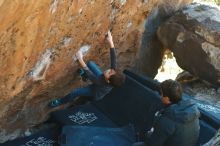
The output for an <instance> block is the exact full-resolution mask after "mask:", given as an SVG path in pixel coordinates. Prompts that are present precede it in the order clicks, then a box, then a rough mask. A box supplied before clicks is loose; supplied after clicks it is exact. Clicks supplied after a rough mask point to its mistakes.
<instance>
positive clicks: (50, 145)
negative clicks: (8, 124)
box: [0, 128, 61, 146]
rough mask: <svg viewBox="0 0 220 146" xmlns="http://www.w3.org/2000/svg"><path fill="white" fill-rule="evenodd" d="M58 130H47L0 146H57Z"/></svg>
mask: <svg viewBox="0 0 220 146" xmlns="http://www.w3.org/2000/svg"><path fill="white" fill-rule="evenodd" d="M60 132H61V131H60V129H59V128H48V129H45V130H42V131H40V132H38V133H36V134H33V135H31V136H28V137H23V138H18V139H15V140H12V141H8V142H6V143H3V144H0V146H59V144H58V137H59V135H60Z"/></svg>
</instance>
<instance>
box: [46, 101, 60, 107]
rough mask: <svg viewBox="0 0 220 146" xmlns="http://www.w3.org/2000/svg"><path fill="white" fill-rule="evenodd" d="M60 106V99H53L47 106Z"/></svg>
mask: <svg viewBox="0 0 220 146" xmlns="http://www.w3.org/2000/svg"><path fill="white" fill-rule="evenodd" d="M61 104H62V101H61V99H54V100H52V101H51V102H50V104H49V106H50V107H57V106H60V105H61Z"/></svg>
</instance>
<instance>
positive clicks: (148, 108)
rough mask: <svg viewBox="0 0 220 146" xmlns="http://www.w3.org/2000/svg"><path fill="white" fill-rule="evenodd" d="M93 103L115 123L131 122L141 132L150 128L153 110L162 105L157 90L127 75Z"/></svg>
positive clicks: (124, 123)
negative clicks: (116, 85) (121, 83)
mask: <svg viewBox="0 0 220 146" xmlns="http://www.w3.org/2000/svg"><path fill="white" fill-rule="evenodd" d="M94 104H95V106H96V107H97V108H98V109H99V110H100V111H102V112H103V113H104V114H105V115H107V116H108V117H109V118H110V119H111V120H112V121H114V122H115V123H116V124H118V125H121V126H123V125H126V124H128V123H132V124H134V126H135V129H136V130H137V131H141V132H142V131H143V130H147V129H150V128H151V126H152V122H153V117H154V114H155V112H156V111H157V110H159V109H161V108H162V106H163V105H162V103H161V100H160V96H159V94H158V92H156V91H153V90H151V89H150V88H147V87H146V86H144V85H142V84H140V83H139V82H137V81H135V80H134V79H132V78H131V77H129V76H126V80H125V83H124V84H123V85H122V86H121V87H119V88H113V90H112V91H111V92H110V93H109V94H108V95H106V96H105V97H104V98H103V99H102V100H100V101H97V102H95V103H94Z"/></svg>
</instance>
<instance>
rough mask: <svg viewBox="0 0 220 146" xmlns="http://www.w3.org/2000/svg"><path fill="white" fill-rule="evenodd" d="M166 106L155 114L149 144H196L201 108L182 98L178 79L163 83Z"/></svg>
mask: <svg viewBox="0 0 220 146" xmlns="http://www.w3.org/2000/svg"><path fill="white" fill-rule="evenodd" d="M160 86H161V91H162V98H161V100H162V103H163V104H164V106H165V108H164V109H163V110H161V111H160V112H158V113H157V114H155V121H154V124H153V127H152V128H151V130H149V131H148V136H147V138H146V145H147V146H176V145H178V146H195V145H196V142H197V139H198V136H199V129H200V127H199V116H200V113H199V110H198V109H197V106H196V105H195V104H194V103H192V102H191V101H190V100H182V88H181V85H180V84H179V83H178V82H177V81H173V80H166V81H163V82H162V83H161V84H160Z"/></svg>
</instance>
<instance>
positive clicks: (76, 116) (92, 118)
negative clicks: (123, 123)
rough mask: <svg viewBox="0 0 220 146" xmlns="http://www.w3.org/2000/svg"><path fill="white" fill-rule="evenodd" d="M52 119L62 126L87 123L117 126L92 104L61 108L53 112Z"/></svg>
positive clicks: (90, 124) (86, 124)
mask: <svg viewBox="0 0 220 146" xmlns="http://www.w3.org/2000/svg"><path fill="white" fill-rule="evenodd" d="M52 119H53V120H54V121H55V122H58V123H59V124H61V125H62V126H64V125H81V126H82V125H85V126H96V125H97V126H104V127H117V125H116V124H115V123H113V122H112V121H111V120H110V119H109V118H108V117H107V116H105V115H104V114H103V113H101V112H100V111H99V110H97V108H96V107H94V106H93V105H92V104H85V105H80V106H77V107H74V108H70V109H65V110H60V111H56V112H53V113H52Z"/></svg>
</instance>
